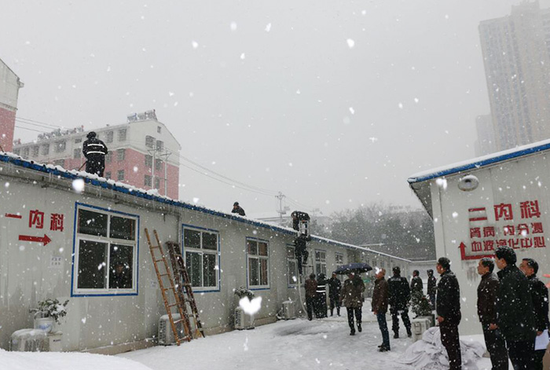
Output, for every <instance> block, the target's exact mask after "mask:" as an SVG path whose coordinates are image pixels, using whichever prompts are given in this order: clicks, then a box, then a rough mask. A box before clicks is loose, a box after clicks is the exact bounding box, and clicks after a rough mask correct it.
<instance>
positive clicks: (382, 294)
mask: <svg viewBox="0 0 550 370" xmlns="http://www.w3.org/2000/svg"><path fill="white" fill-rule="evenodd" d="M385 276H386V270H384V269H381V270H380V271H378V273H377V274H376V281H375V282H374V290H373V292H372V312H373V313H374V315H375V316H376V319H377V320H378V326H379V327H380V332H381V333H382V344H381V345H380V346H379V347H380V349H379V351H380V352H386V351H389V350H390V335H389V333H388V323H387V321H386V312H388V299H389V294H388V282H387V281H386V279H384V277H385Z"/></svg>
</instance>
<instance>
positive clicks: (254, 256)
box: [246, 238, 269, 288]
mask: <svg viewBox="0 0 550 370" xmlns="http://www.w3.org/2000/svg"><path fill="white" fill-rule="evenodd" d="M246 249H247V251H248V253H247V255H248V286H249V287H255V288H267V287H269V246H268V244H267V241H265V240H258V239H251V238H249V239H247V240H246Z"/></svg>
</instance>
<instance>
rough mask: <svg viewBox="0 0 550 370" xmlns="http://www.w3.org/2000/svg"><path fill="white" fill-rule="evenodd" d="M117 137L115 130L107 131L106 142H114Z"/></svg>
mask: <svg viewBox="0 0 550 370" xmlns="http://www.w3.org/2000/svg"><path fill="white" fill-rule="evenodd" d="M114 137H115V133H114V132H113V131H107V132H106V133H105V142H106V143H107V144H109V143H112V142H113V140H114Z"/></svg>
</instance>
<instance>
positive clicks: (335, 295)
mask: <svg viewBox="0 0 550 370" xmlns="http://www.w3.org/2000/svg"><path fill="white" fill-rule="evenodd" d="M328 287H329V291H328V295H329V300H330V316H333V314H334V307H336V314H337V315H338V316H340V291H341V290H342V282H341V281H340V279H338V278H337V277H336V274H335V273H333V274H332V277H331V278H330V279H329V280H328Z"/></svg>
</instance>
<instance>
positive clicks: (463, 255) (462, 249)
mask: <svg viewBox="0 0 550 370" xmlns="http://www.w3.org/2000/svg"><path fill="white" fill-rule="evenodd" d="M458 248H460V259H461V260H463V261H467V260H480V259H482V258H485V257H489V258H492V257H494V254H474V255H473V256H467V255H466V244H464V242H461V243H460V245H459V246H458Z"/></svg>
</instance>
